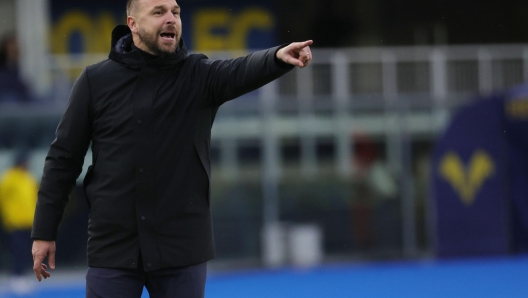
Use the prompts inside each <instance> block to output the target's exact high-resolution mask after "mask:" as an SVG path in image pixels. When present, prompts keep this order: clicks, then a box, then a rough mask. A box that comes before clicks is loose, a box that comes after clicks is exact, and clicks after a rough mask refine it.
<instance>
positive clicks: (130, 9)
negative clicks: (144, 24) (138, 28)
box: [126, 0, 139, 16]
mask: <svg viewBox="0 0 528 298" xmlns="http://www.w3.org/2000/svg"><path fill="white" fill-rule="evenodd" d="M138 2H139V0H128V1H127V5H126V14H127V16H131V15H134V14H135V13H136V11H137V7H138V4H139V3H138Z"/></svg>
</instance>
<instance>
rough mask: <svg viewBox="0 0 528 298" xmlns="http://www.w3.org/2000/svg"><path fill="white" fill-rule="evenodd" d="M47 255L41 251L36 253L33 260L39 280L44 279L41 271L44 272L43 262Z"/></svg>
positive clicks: (34, 269)
mask: <svg viewBox="0 0 528 298" xmlns="http://www.w3.org/2000/svg"><path fill="white" fill-rule="evenodd" d="M44 258H45V256H44V255H43V254H40V253H38V252H37V253H35V255H34V261H33V271H35V276H36V277H37V279H38V281H41V280H42V277H41V272H42V262H44Z"/></svg>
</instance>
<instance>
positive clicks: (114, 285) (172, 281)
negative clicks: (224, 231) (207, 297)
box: [86, 262, 207, 298]
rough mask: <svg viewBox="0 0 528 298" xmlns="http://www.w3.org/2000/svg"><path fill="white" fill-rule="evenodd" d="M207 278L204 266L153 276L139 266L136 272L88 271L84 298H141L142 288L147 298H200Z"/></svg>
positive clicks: (153, 274) (122, 270)
mask: <svg viewBox="0 0 528 298" xmlns="http://www.w3.org/2000/svg"><path fill="white" fill-rule="evenodd" d="M140 263H141V262H140ZM206 275H207V263H202V264H198V265H193V266H188V267H178V268H168V269H160V270H156V271H152V272H145V271H144V270H143V267H142V266H141V265H140V267H139V268H138V269H111V268H94V267H89V268H88V273H87V274H86V298H140V297H141V293H142V292H143V286H145V287H146V288H147V291H148V292H149V295H150V298H203V297H204V292H205V278H206Z"/></svg>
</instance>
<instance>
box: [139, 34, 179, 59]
mask: <svg viewBox="0 0 528 298" xmlns="http://www.w3.org/2000/svg"><path fill="white" fill-rule="evenodd" d="M138 36H139V39H140V40H141V41H142V42H143V43H144V44H145V46H146V47H147V48H148V49H149V50H150V52H152V53H153V54H154V55H156V56H167V55H170V54H173V53H174V52H175V51H176V48H177V47H178V44H179V43H180V38H179V37H176V43H175V44H174V46H171V47H170V48H169V49H168V50H165V49H163V48H162V47H160V46H159V44H158V36H159V33H157V34H152V33H149V32H147V31H145V30H144V29H141V28H140V29H139V32H138Z"/></svg>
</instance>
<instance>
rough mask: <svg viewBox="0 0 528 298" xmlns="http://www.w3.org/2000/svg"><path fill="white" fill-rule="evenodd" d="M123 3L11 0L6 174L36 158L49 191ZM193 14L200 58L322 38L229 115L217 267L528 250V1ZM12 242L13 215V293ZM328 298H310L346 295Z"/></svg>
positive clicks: (223, 4)
mask: <svg viewBox="0 0 528 298" xmlns="http://www.w3.org/2000/svg"><path fill="white" fill-rule="evenodd" d="M125 3H126V1H124V0H120V1H117V0H111V1H109V0H105V1H103V0H91V1H79V0H0V38H2V39H1V44H0V45H1V48H0V58H1V61H0V172H1V173H7V174H9V173H8V171H9V170H11V169H13V168H12V167H13V165H15V163H16V161H19V160H20V156H21V152H23V153H24V156H27V158H28V159H27V163H26V164H27V167H25V169H27V172H26V175H28V176H29V177H26V178H27V179H29V180H31V179H34V180H35V183H37V184H38V181H39V180H40V176H41V175H42V169H43V164H44V158H45V156H46V153H47V150H48V148H49V145H50V143H51V142H52V141H53V139H54V131H55V128H56V126H57V124H58V121H59V119H60V117H61V115H62V112H63V111H64V109H65V106H66V104H67V101H68V96H69V92H70V90H71V87H72V84H73V82H74V81H75V79H76V77H77V76H78V75H79V74H80V72H81V71H82V69H83V68H84V67H85V66H87V65H90V64H94V63H97V62H98V61H101V60H103V59H106V57H107V55H108V52H109V48H110V36H111V31H112V29H113V28H114V26H115V25H117V24H124V23H125V20H126V16H125V8H124V7H125ZM178 3H179V5H180V6H181V7H182V21H183V39H184V40H185V42H186V44H187V46H188V48H189V49H190V51H191V52H203V53H206V54H207V55H208V56H209V57H210V58H214V59H224V58H233V57H238V56H241V55H244V54H246V53H249V52H252V51H254V50H258V49H263V48H268V47H272V46H275V45H278V44H282V43H287V42H292V41H302V40H307V39H313V40H314V45H313V57H314V60H313V62H312V63H311V65H310V66H309V67H307V68H305V69H302V70H301V69H295V70H293V71H292V72H290V73H289V74H287V75H286V76H284V77H282V78H281V79H279V80H277V81H275V82H273V83H270V84H268V85H267V86H265V87H263V88H261V89H260V90H258V91H255V92H253V93H250V94H247V95H244V96H242V97H241V98H238V99H235V100H233V101H231V102H229V103H226V104H225V105H224V106H223V107H222V108H221V109H220V110H219V113H218V116H217V118H216V120H215V124H214V126H213V133H212V148H211V162H212V200H211V204H212V209H213V220H214V231H215V241H216V252H217V257H216V259H215V260H214V261H212V262H211V263H210V268H211V272H217V273H224V272H238V271H239V270H250V271H251V270H261V269H265V272H268V271H266V270H271V272H276V273H277V272H282V273H280V274H286V273H284V271H277V270H281V269H284V268H303V269H310V268H311V270H320V268H321V266H323V267H324V266H337V265H343V266H344V265H345V264H348V265H350V266H355V265H357V264H380V263H379V262H382V263H384V262H385V261H390V262H400V261H402V260H403V261H405V262H407V263H405V264H416V263H413V262H416V261H419V260H420V261H423V260H428V261H436V260H442V259H446V258H447V259H452V258H458V257H462V258H471V259H473V258H475V257H476V258H477V259H483V260H484V259H487V258H489V257H494V258H497V257H499V258H503V257H508V258H518V257H521V256H522V255H525V254H526V252H527V251H528V197H527V195H526V194H527V193H528V189H527V188H528V160H527V156H526V152H527V151H526V150H528V87H525V86H524V85H523V83H524V82H526V81H527V80H528V18H527V17H526V16H528V2H524V1H513V0H503V1H497V0H483V1H479V2H478V3H472V2H471V3H470V2H468V1H455V0H443V1H425V2H424V1H415V0H400V1H389V0H326V1H322V0H303V1H299V0H289V1H278V0H274V1H267V2H262V1H257V0H245V1H237V0H223V1H213V0H194V1H186V0H181V1H178ZM90 164H91V153H90V152H89V153H88V154H87V158H86V161H85V167H84V168H85V170H86V169H87V167H88V166H89V165H90ZM7 174H4V176H2V177H4V179H3V180H7V179H6V178H5V177H6V175H7ZM84 174H85V172H84V171H83V174H81V177H79V180H78V186H77V187H76V188H75V189H74V191H73V192H72V194H71V199H70V203H69V205H68V207H67V210H66V212H65V215H64V219H63V221H62V224H61V226H60V229H59V237H58V239H57V246H58V248H59V252H58V260H59V261H58V262H60V266H61V267H62V268H65V270H71V272H81V273H83V270H85V268H86V249H85V247H86V239H87V235H86V232H85V231H86V228H87V216H88V208H87V204H86V201H85V198H84V193H83V190H82V179H83V177H84ZM31 177H33V178H31ZM1 179H2V178H0V195H1V194H2V192H1V181H3V180H1ZM4 193H5V192H4ZM6 196H8V195H4V197H0V202H2V201H4V202H5V201H6V200H7V199H6ZM28 200H29V199H28ZM26 201H27V200H26ZM2 206H5V204H3V205H2V204H0V208H2ZM11 206H12V205H11ZM11 208H15V209H17V207H11ZM4 209H5V207H4ZM17 210H19V211H20V212H22V213H24V212H33V211H32V210H28V211H25V209H22V208H18V209H17ZM0 214H3V213H0ZM3 217H4V218H5V217H6V215H5V213H4V215H3ZM22 230H24V229H22ZM11 234H13V230H12V229H11V228H10V227H9V224H8V223H6V220H4V224H3V228H2V232H0V272H3V273H1V274H0V276H3V277H4V283H0V288H4V289H5V291H9V290H6V289H8V288H9V282H8V280H9V279H10V277H11V275H12V273H11V272H12V268H14V267H16V264H15V263H17V261H13V253H12V251H13V249H10V245H8V243H12V241H11V242H10V239H11ZM20 247H22V248H20ZM19 249H22V250H27V252H28V254H29V251H30V249H29V247H25V246H19ZM501 260H503V259H501ZM513 263H516V264H519V262H513ZM520 263H521V264H524V266H526V267H522V268H521V269H519V270H521V271H522V270H527V269H528V265H527V264H526V262H524V263H522V262H520ZM29 266H31V265H29ZM404 266H407V265H404ZM409 266H411V265H409ZM28 268H29V267H28ZM317 268H319V269H317ZM339 268H341V267H339ZM354 268H355V269H354V270H359V271H354V272H356V273H357V274H358V275H361V274H362V272H363V271H361V270H360V269H357V268H356V267H354ZM405 268H407V267H405ZM476 268H479V267H478V266H477V267H476ZM481 269H482V268H480V269H475V270H474V271H471V272H472V273H475V272H477V271H482V270H481ZM510 269H511V268H510ZM288 270H289V269H288ZM491 271H492V272H500V271H496V270H491ZM252 272H254V271H252ZM259 272H260V271H259ZM288 272H289V271H288ZM292 272H293V273H292V274H294V273H295V271H292ZM324 272H326V271H324ZM332 272H334V271H332ZM510 272H514V271H512V270H510ZM290 273H291V272H290ZM415 273H416V272H415ZM280 274H279V273H277V274H276V276H280ZM439 274H440V273H439ZM65 275H69V274H65ZM449 275H450V274H444V275H442V274H440V276H443V277H446V278H447V276H449ZM80 276H81V282H82V274H81V275H80ZM415 277H416V276H414V277H413V278H415ZM314 278H315V277H314ZM475 278H476V277H475ZM317 279H318V277H317V278H315V280H317ZM351 279H353V278H352V277H350V278H345V279H344V280H345V281H344V283H345V284H346V283H348V282H350V280H351ZM389 279H390V278H389ZM334 280H337V279H334ZM213 281H216V282H218V280H215V279H213ZM512 283H513V282H512ZM375 285H376V283H373V287H375ZM510 286H511V284H510ZM21 287H23V286H21ZM393 293H394V292H393ZM488 293H490V292H489V291H488ZM1 294H2V290H0V295H1ZM327 294H328V293H327ZM444 294H445V293H444ZM313 295H315V294H313V293H312V296H310V295H302V296H298V297H323V296H324V297H348V295H346V294H336V295H334V296H332V295H329V296H328V295H323V296H320V295H319V296H317V295H316V296H313ZM512 295H514V294H511V295H510V296H508V297H514V296H512ZM52 296H53V297H59V296H57V294H54V295H52ZM52 296H50V297H52ZM294 296H295V295H293V296H292V295H287V296H284V297H294ZM401 296H405V297H411V296H412V295H410V294H408V293H407V295H403V294H402V295H401ZM39 297H40V296H39ZM65 297H69V296H65ZM210 297H220V296H212V295H211V296H210ZM225 297H234V296H233V295H232V294H231V295H228V296H225ZM245 297H247V296H245ZM252 297H256V296H252ZM274 297H279V296H277V295H274ZM361 297H366V296H361ZM368 297H391V296H390V295H389V296H387V295H384V294H380V296H376V295H370V296H368ZM398 297H399V296H398ZM417 297H418V296H417ZM428 297H433V296H428ZM439 297H445V295H443V296H439ZM452 297H454V296H452ZM479 297H483V296H479ZM495 297H496V296H495ZM519 297H521V296H519Z"/></svg>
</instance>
